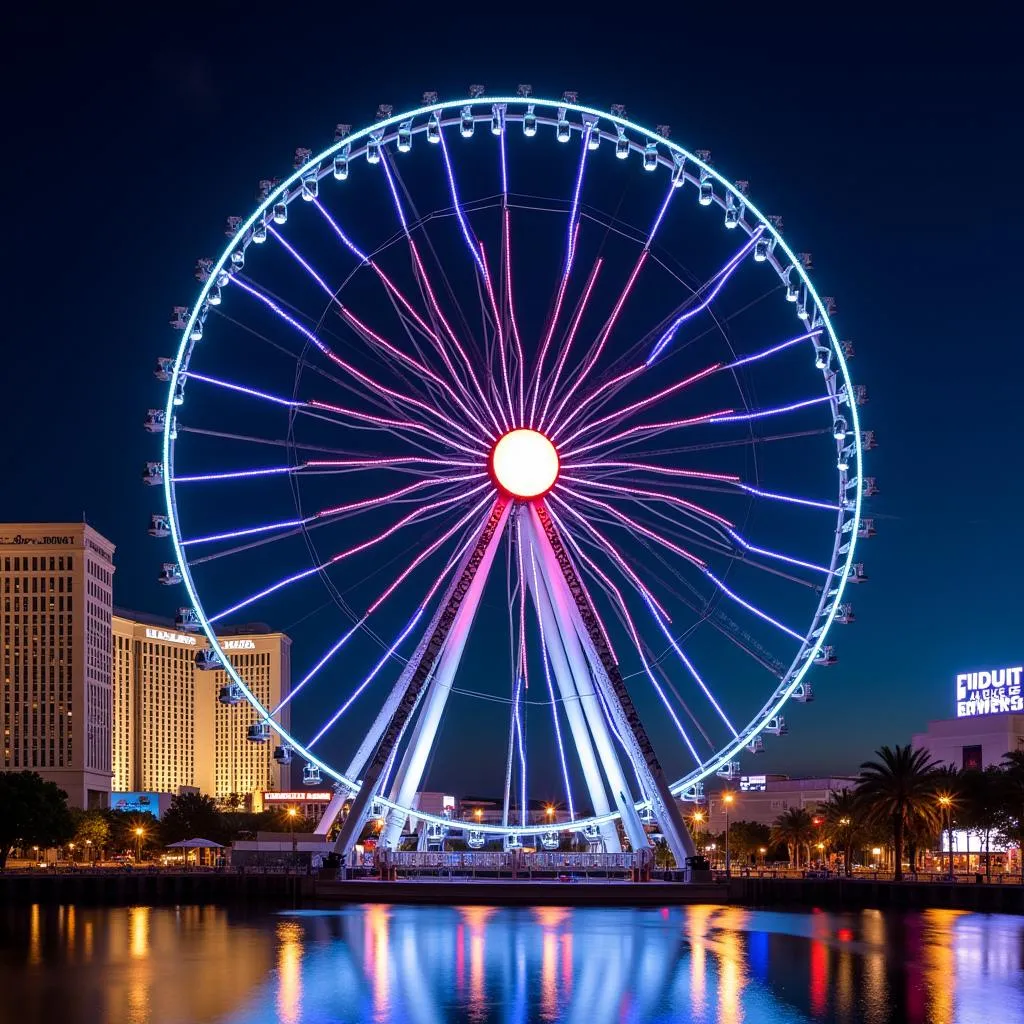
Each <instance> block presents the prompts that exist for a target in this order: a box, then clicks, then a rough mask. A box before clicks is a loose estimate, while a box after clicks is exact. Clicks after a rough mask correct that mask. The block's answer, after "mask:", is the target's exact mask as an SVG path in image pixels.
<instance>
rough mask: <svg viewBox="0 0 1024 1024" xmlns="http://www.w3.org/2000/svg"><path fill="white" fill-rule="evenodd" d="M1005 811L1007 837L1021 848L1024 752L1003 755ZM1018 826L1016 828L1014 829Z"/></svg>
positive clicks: (1023, 818)
mask: <svg viewBox="0 0 1024 1024" xmlns="http://www.w3.org/2000/svg"><path fill="white" fill-rule="evenodd" d="M1001 767H1002V769H1003V783H1002V790H1003V800H1002V803H1003V809H1004V812H1005V828H1004V831H1005V832H1006V837H1007V839H1009V840H1010V841H1011V842H1012V843H1013V845H1015V846H1020V843H1021V840H1022V839H1024V750H1011V751H1010V752H1009V753H1008V754H1004V755H1003V763H1002V766H1001ZM1014 826H1016V827H1014Z"/></svg>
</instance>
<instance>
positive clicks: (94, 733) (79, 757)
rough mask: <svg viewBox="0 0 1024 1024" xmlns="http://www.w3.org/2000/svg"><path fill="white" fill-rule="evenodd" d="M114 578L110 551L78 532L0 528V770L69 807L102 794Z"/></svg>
mask: <svg viewBox="0 0 1024 1024" xmlns="http://www.w3.org/2000/svg"><path fill="white" fill-rule="evenodd" d="M113 578H114V545H113V544H111V542H110V541H108V540H107V539H106V538H105V537H103V536H101V535H100V534H99V533H97V532H96V530H94V529H93V528H92V527H91V526H88V525H87V524H85V523H7V524H3V525H0V591H2V594H3V617H2V621H0V661H2V665H0V669H2V685H3V694H2V698H3V700H2V703H0V729H2V732H3V744H2V746H0V754H2V760H0V770H6V771H25V770H29V771H35V772H38V773H39V774H40V775H41V776H42V777H43V778H44V779H47V780H48V781H51V782H55V783H57V785H59V786H60V787H61V789H63V790H65V791H66V792H67V794H68V802H69V803H70V804H71V806H72V807H102V806H106V804H107V801H108V797H109V794H110V786H111V749H112V736H111V706H112V698H111V619H112V596H111V594H112V584H113Z"/></svg>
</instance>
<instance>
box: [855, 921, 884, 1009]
mask: <svg viewBox="0 0 1024 1024" xmlns="http://www.w3.org/2000/svg"><path fill="white" fill-rule="evenodd" d="M861 934H862V936H863V938H864V941H865V942H866V943H867V944H868V945H870V946H871V951H870V952H868V953H865V954H864V982H863V996H862V998H863V1001H864V1006H865V1007H866V1009H867V1011H868V1012H867V1013H866V1014H865V1016H867V1017H868V1019H869V1020H884V1019H885V1015H886V1013H887V1012H888V1004H889V985H888V982H887V981H886V978H885V940H886V936H885V918H883V917H882V912H881V911H880V910H865V911H864V912H863V914H862V915H861Z"/></svg>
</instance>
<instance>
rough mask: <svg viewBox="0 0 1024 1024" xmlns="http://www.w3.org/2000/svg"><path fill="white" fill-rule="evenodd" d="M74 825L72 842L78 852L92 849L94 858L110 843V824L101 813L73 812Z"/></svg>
mask: <svg viewBox="0 0 1024 1024" xmlns="http://www.w3.org/2000/svg"><path fill="white" fill-rule="evenodd" d="M72 820H73V821H74V823H75V834H74V837H73V841H74V844H75V846H76V847H77V848H78V849H79V850H89V849H93V850H95V851H96V856H99V855H100V851H102V850H103V849H104V847H106V845H107V843H109V842H110V822H109V821H108V820H107V816H106V814H105V813H104V812H103V811H98V810H97V811H73V812H72Z"/></svg>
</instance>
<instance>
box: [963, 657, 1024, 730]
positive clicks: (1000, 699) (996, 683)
mask: <svg viewBox="0 0 1024 1024" xmlns="http://www.w3.org/2000/svg"><path fill="white" fill-rule="evenodd" d="M1021 673H1024V665H1016V666H1014V667H1013V668H993V669H989V670H988V671H978V672H961V673H960V674H959V675H958V676H957V677H956V717H957V718H970V717H972V716H974V715H1001V714H1005V713H1006V712H1007V711H1024V696H1022V695H1021V690H1020V684H1021Z"/></svg>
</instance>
